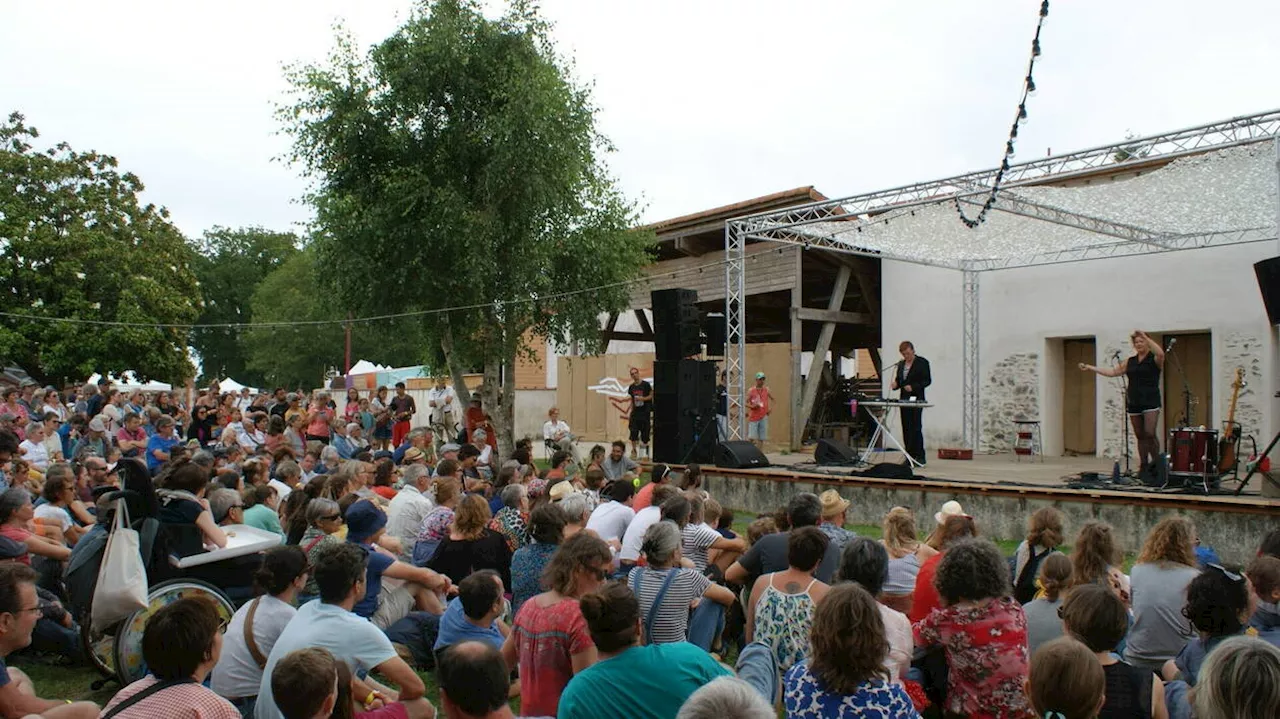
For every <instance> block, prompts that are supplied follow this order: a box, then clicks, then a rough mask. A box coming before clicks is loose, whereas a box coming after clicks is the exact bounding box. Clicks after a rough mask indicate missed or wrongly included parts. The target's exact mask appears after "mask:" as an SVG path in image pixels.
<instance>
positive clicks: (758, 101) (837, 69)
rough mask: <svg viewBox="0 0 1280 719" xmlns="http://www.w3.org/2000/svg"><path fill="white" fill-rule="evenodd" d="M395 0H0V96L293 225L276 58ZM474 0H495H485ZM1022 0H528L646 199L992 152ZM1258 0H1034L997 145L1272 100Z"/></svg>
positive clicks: (659, 201)
mask: <svg viewBox="0 0 1280 719" xmlns="http://www.w3.org/2000/svg"><path fill="white" fill-rule="evenodd" d="M412 5H413V3H412V2H410V0H364V1H363V2H353V1H351V0H348V1H347V2H340V1H338V0H256V1H255V2H247V1H245V0H224V1H223V2H219V3H177V2H172V1H171V0H168V1H165V2H160V1H158V0H152V1H144V0H116V1H115V2H111V3H102V2H83V1H79V0H76V1H64V2H25V3H18V2H10V3H5V4H4V6H3V8H0V111H3V112H4V114H5V115H7V114H8V113H9V112H11V111H14V110H16V111H19V112H21V113H23V114H24V115H25V116H26V120H27V122H28V124H30V125H34V126H35V127H37V128H39V129H40V131H41V133H42V139H43V140H44V141H46V142H48V143H49V144H53V143H56V142H59V141H67V142H69V143H71V145H72V146H73V147H75V148H77V149H81V150H87V149H94V150H97V151H100V152H103V153H106V154H110V155H114V156H116V157H117V158H118V159H119V160H120V164H121V167H122V168H123V169H126V170H129V171H132V172H134V173H135V174H137V175H138V176H140V177H141V178H142V180H143V182H144V183H145V184H146V186H147V190H146V193H145V195H144V200H145V201H147V202H153V203H156V204H159V205H164V206H166V207H168V208H169V210H170V212H171V213H172V217H173V220H174V222H175V223H176V224H177V225H178V227H179V228H180V229H181V230H182V231H183V232H185V233H187V234H188V235H193V236H194V235H198V234H200V233H201V232H203V231H204V230H206V229H208V228H210V227H213V226H215V225H222V226H229V227H238V226H249V225H257V226H262V227H266V228H270V229H275V230H290V229H292V230H296V231H301V230H302V229H303V226H304V224H305V222H306V221H307V219H308V218H309V217H310V213H309V211H308V209H307V207H306V206H305V205H303V204H301V203H299V201H298V199H299V197H300V196H301V195H302V193H303V191H304V189H305V187H306V184H305V181H304V180H303V178H302V177H301V173H300V172H299V171H298V169H297V168H294V167H290V166H289V165H287V164H285V163H284V162H283V161H281V159H280V158H282V157H283V156H284V155H285V153H286V152H287V150H288V148H289V138H288V137H287V136H286V135H284V134H282V133H281V132H280V126H279V124H278V123H277V122H276V120H275V119H274V117H273V109H274V107H275V105H276V103H279V102H281V101H283V100H284V99H285V94H284V93H285V91H286V90H287V86H286V83H285V82H284V79H283V72H282V68H283V66H284V65H286V64H288V63H295V62H312V61H318V60H321V59H323V58H324V57H325V55H326V53H327V52H328V50H329V49H330V48H331V47H332V44H333V36H334V33H333V28H334V25H335V23H337V22H341V23H343V24H344V25H345V26H346V27H347V28H349V30H350V31H351V32H353V33H354V35H355V37H356V38H357V40H358V41H359V42H360V43H362V44H365V45H368V44H372V43H376V42H378V41H379V40H381V39H383V38H385V37H387V36H388V35H389V34H390V33H391V32H393V31H394V29H395V28H396V27H397V25H398V24H399V23H401V22H403V21H404V19H405V18H406V17H407V14H408V10H409V8H410V7H412ZM490 6H491V7H499V6H498V5H497V3H496V0H490ZM1038 7H1039V2H1038V0H965V1H964V2H954V1H951V2H944V1H943V0H933V1H927V0H916V1H915V2H886V1H885V0H879V1H877V2H871V1H869V0H844V1H843V2H818V1H816V0H814V1H811V2H806V1H802V0H796V1H795V2H787V3H779V2H776V1H774V2H761V1H757V0H736V1H735V2H729V1H724V0H682V1H679V2H677V1H675V0H644V1H643V2H641V1H639V0H543V2H542V8H543V13H544V15H545V16H547V17H548V18H550V19H551V20H552V21H553V22H554V23H555V27H554V30H553V34H554V36H555V38H556V41H557V43H558V45H559V48H560V50H561V51H562V52H563V53H564V54H565V55H566V56H568V57H570V58H571V59H572V62H573V72H574V73H575V75H576V78H577V80H578V81H579V82H582V83H586V84H590V85H591V87H592V88H593V98H594V101H595V103H596V104H597V106H598V107H599V115H598V120H599V125H600V129H601V130H602V131H603V133H604V134H605V135H607V136H608V137H609V138H610V140H611V141H612V142H613V144H614V146H615V147H616V152H614V153H613V154H611V155H609V156H608V157H607V159H606V161H607V163H608V165H609V168H610V170H611V172H612V173H613V175H614V176H615V177H616V178H617V180H618V182H619V183H620V185H621V187H622V189H623V191H624V192H625V193H626V195H627V196H628V197H629V198H631V199H632V200H634V201H635V202H637V203H638V205H639V206H640V208H641V212H642V217H643V219H644V220H645V221H648V222H651V221H658V220H662V219H666V218H670V217H675V216H679V215H683V214H687V213H691V212H698V211H701V210H705V209H710V208H713V207H717V206H720V205H725V204H729V203H733V202H739V201H742V200H746V199H749V198H752V197H757V196H760V195H765V194H769V193H772V192H777V191H781V190H785V189H790V188H794V187H801V186H806V185H814V186H815V187H816V188H817V189H818V190H819V191H820V192H822V193H824V194H826V195H828V196H830V197H840V196H848V195H855V194H858V193H861V192H869V191H873V190H878V189H884V188H888V187H894V186H898V185H904V184H910V183H913V182H920V181H926V180H932V179H936V178H940V177H945V176H949V175H953V174H957V173H960V172H964V171H969V170H977V169H983V168H987V167H991V166H994V165H997V164H998V163H999V161H1000V156H1001V153H1002V152H1003V148H1004V142H1005V139H1006V137H1007V134H1008V128H1009V123H1010V121H1011V120H1012V118H1013V113H1014V111H1015V106H1016V102H1017V98H1018V93H1019V91H1020V88H1021V83H1022V80H1023V77H1024V75H1025V70H1026V62H1027V58H1028V53H1029V49H1030V42H1031V36H1032V33H1033V32H1034V27H1035V22H1036V15H1037V10H1038ZM1276 27H1280V3H1277V2H1275V1H1274V0H1220V1H1219V2H1215V3H1212V4H1206V3H1204V2H1203V1H1202V0H1166V1H1164V2H1155V1H1154V0H1126V1H1124V2H1119V1H1117V0H1071V1H1070V2H1067V1H1066V0H1053V2H1052V3H1051V6H1050V13H1049V18H1048V21H1047V23H1046V25H1045V29H1044V33H1043V35H1042V49H1043V55H1042V57H1041V62H1039V63H1038V64H1037V68H1036V73H1035V78H1036V84H1037V86H1038V88H1039V92H1038V93H1037V94H1036V95H1035V96H1034V97H1032V98H1031V101H1030V106H1029V114H1030V122H1029V123H1028V124H1027V125H1026V126H1025V127H1024V128H1023V130H1022V131H1021V132H1020V141H1019V143H1018V150H1019V153H1018V155H1017V157H1015V161H1018V160H1027V159H1034V158H1037V157H1042V156H1044V155H1046V154H1048V152H1049V151H1050V150H1052V151H1053V152H1057V153H1061V152H1065V151H1069V150H1074V149H1082V148H1086V147H1092V146H1096V145H1104V144H1111V143H1114V142H1119V141H1121V140H1122V139H1124V137H1125V135H1126V134H1127V133H1134V134H1139V135H1145V134H1154V133H1159V132H1165V131H1169V130H1175V129H1180V128H1183V127H1188V126H1193V125H1199V124H1205V123H1209V122H1213V121H1216V120H1222V119H1225V118H1228V117H1232V116H1236V115H1245V114H1252V113H1256V112H1262V111H1266V110H1271V109H1274V108H1276V107H1280V92H1278V90H1280V83H1277V81H1276V79H1275V74H1274V73H1275V68H1276V67H1280V42H1276V40H1275V28H1276Z"/></svg>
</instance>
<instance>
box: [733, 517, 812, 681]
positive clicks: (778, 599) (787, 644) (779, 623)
mask: <svg viewBox="0 0 1280 719" xmlns="http://www.w3.org/2000/svg"><path fill="white" fill-rule="evenodd" d="M829 537H830V535H828V534H826V533H824V532H822V531H821V530H819V529H817V528H816V527H801V528H800V529H793V530H791V532H790V533H789V534H788V536H787V564H788V565H789V566H788V568H787V569H785V570H783V571H781V572H771V573H769V574H766V575H764V576H762V577H760V578H759V579H757V580H756V583H755V586H754V587H752V589H751V598H750V600H749V601H748V602H747V630H746V633H747V641H748V642H752V641H757V642H762V643H764V644H767V645H769V647H770V648H772V649H773V654H774V659H775V660H776V661H777V664H778V670H779V671H782V672H786V671H787V670H788V669H790V668H791V667H792V665H794V664H795V663H796V662H798V661H800V660H801V659H803V658H804V657H805V656H806V655H807V654H808V653H809V630H810V628H811V627H812V626H813V609H814V607H815V606H817V605H818V604H819V603H820V602H821V601H822V598H823V597H825V596H826V595H827V590H828V589H830V587H829V586H827V585H826V584H824V583H823V582H819V581H818V580H817V579H815V578H814V576H813V572H814V570H815V569H816V568H817V566H818V562H821V561H822V557H823V555H824V554H826V551H827V547H828V545H829V544H830V543H831V540H830V538H829Z"/></svg>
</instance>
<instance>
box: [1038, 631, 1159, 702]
mask: <svg viewBox="0 0 1280 719" xmlns="http://www.w3.org/2000/svg"><path fill="white" fill-rule="evenodd" d="M1025 686H1026V693H1027V698H1028V699H1029V700H1030V701H1031V706H1032V707H1034V708H1035V712H1036V714H1035V715H1036V716H1038V717H1052V719H1094V717H1097V716H1098V715H1099V714H1098V712H1100V711H1102V707H1103V699H1104V697H1103V692H1105V691H1107V689H1108V687H1107V682H1106V678H1105V676H1104V675H1103V673H1102V672H1101V671H1099V669H1098V664H1097V662H1095V661H1092V657H1090V656H1089V648H1088V647H1086V646H1084V645H1083V644H1081V643H1080V642H1077V641H1076V640H1074V639H1071V638H1069V637H1059V638H1057V639H1054V640H1053V641H1051V642H1049V643H1048V644H1046V645H1044V646H1043V647H1041V648H1040V650H1039V651H1037V652H1036V654H1035V656H1034V657H1032V658H1031V667H1030V671H1029V674H1028V677H1027V681H1026V684H1025ZM1114 716H1136V715H1135V714H1123V715H1114Z"/></svg>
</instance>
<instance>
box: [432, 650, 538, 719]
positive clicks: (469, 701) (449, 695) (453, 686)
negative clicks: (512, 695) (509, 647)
mask: <svg viewBox="0 0 1280 719" xmlns="http://www.w3.org/2000/svg"><path fill="white" fill-rule="evenodd" d="M436 676H437V677H438V678H439V681H440V704H441V706H442V707H443V709H444V715H445V717H447V718H448V719H513V715H512V713H511V707H510V706H508V704H507V665H506V664H504V663H503V658H502V655H501V654H500V653H499V652H498V651H497V650H495V649H493V648H492V647H490V646H489V645H487V644H484V643H482V642H463V643H461V644H455V645H454V646H452V647H450V648H449V649H447V650H445V651H444V652H442V653H441V655H440V663H439V667H438V668H437V669H436ZM522 713H523V714H526V715H529V716H533V715H534V714H533V713H532V712H530V711H529V709H527V708H525V709H523V711H522Z"/></svg>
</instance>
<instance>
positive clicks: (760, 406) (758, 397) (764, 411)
mask: <svg viewBox="0 0 1280 719" xmlns="http://www.w3.org/2000/svg"><path fill="white" fill-rule="evenodd" d="M772 413H773V393H772V392H770V391H769V388H768V387H766V386H765V385H764V372H756V386H755V387H752V388H751V389H749V390H747V439H749V440H751V443H752V444H754V445H755V446H756V447H758V448H759V449H760V451H761V452H764V441H765V439H766V438H768V436H769V415H770V414H772Z"/></svg>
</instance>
